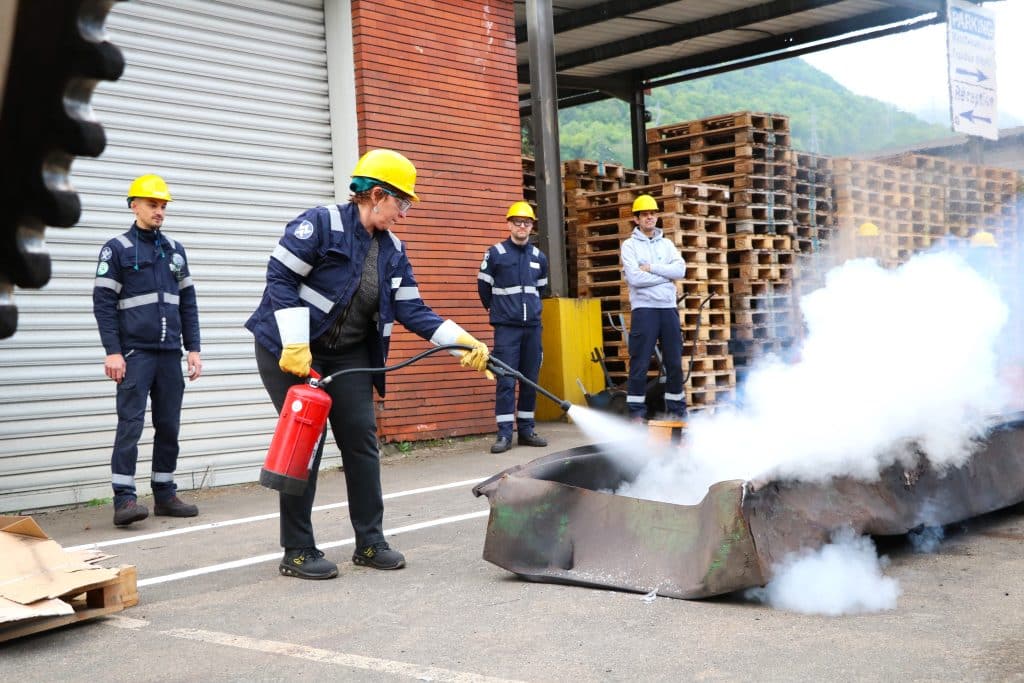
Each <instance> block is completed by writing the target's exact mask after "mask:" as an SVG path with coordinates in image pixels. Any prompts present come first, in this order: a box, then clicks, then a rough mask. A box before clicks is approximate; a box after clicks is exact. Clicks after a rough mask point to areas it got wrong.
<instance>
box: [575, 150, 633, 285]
mask: <svg viewBox="0 0 1024 683" xmlns="http://www.w3.org/2000/svg"><path fill="white" fill-rule="evenodd" d="M646 183H647V173H646V172H644V171H637V170H634V169H629V168H625V167H624V166H623V165H622V164H615V163H609V162H602V161H590V160H588V159H571V160H569V161H565V162H562V184H563V188H564V191H565V252H566V265H567V268H566V274H567V276H568V280H569V296H571V297H573V296H576V294H577V291H576V282H577V276H576V267H577V262H578V255H577V251H576V249H577V243H576V238H575V236H576V224H577V216H576V202H577V200H578V199H579V198H580V197H582V196H583V195H586V194H589V193H594V192H598V193H600V192H614V191H616V190H619V189H622V188H628V187H635V186H637V185H645V184H646Z"/></svg>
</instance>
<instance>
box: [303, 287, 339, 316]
mask: <svg viewBox="0 0 1024 683" xmlns="http://www.w3.org/2000/svg"><path fill="white" fill-rule="evenodd" d="M299 298H300V299H302V300H303V301H306V302H308V303H310V304H311V305H313V306H315V307H317V308H319V309H320V310H321V311H323V312H324V313H330V312H331V309H332V308H334V302H333V301H331V300H330V299H328V298H327V297H325V296H324V295H323V294H321V293H320V292H318V291H316V290H315V289H313V288H311V287H310V286H309V285H301V286H300V287H299Z"/></svg>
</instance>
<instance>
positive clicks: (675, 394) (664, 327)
mask: <svg viewBox="0 0 1024 683" xmlns="http://www.w3.org/2000/svg"><path fill="white" fill-rule="evenodd" d="M632 208H633V223H634V224H635V226H636V227H634V228H633V235H632V236H631V237H630V238H629V239H627V240H626V241H625V242H623V243H622V251H621V254H620V256H621V259H622V272H623V275H624V277H625V279H626V284H628V285H629V307H630V310H631V311H632V319H631V321H630V327H629V380H628V382H627V384H626V405H627V406H628V408H629V415H630V418H631V419H632V420H633V421H640V420H642V419H643V416H644V414H645V413H646V411H647V405H646V388H647V370H648V368H649V367H650V365H651V355H652V354H653V353H654V346H655V344H657V343H658V341H659V340H660V341H661V357H662V363H663V364H664V365H663V367H664V368H665V409H666V410H667V411H668V413H669V416H670V417H673V418H681V417H684V416H685V415H686V402H685V401H686V397H685V395H684V394H683V332H682V327H681V325H680V324H679V308H678V304H677V303H676V285H675V281H676V280H682V279H683V277H684V276H685V275H686V262H685V261H683V257H682V256H680V254H679V250H678V249H677V248H676V246H675V245H674V244H673V243H672V242H670V241H669V240H667V239H665V237H664V234H663V232H662V230H661V229H660V228H658V227H657V225H658V202H657V200H655V199H654V197H652V196H651V195H649V194H642V195H640V196H639V197H637V198H636V200H634V201H633V207H632Z"/></svg>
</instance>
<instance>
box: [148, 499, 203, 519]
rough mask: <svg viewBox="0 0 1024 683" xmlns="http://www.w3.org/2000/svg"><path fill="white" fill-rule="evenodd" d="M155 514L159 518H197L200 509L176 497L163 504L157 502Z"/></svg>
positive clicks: (154, 509) (154, 506)
mask: <svg viewBox="0 0 1024 683" xmlns="http://www.w3.org/2000/svg"><path fill="white" fill-rule="evenodd" d="M153 514H154V515H157V516H158V517H195V516H196V515H198V514H199V508H197V507H196V506H195V505H191V504H189V503H186V502H185V501H183V500H182V499H181V498H178V497H177V496H174V497H173V498H170V499H168V500H165V501H163V502H161V501H157V502H156V504H155V505H153Z"/></svg>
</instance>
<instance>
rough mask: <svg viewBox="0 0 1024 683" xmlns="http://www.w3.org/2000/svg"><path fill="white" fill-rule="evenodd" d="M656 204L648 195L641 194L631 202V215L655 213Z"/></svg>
mask: <svg viewBox="0 0 1024 683" xmlns="http://www.w3.org/2000/svg"><path fill="white" fill-rule="evenodd" d="M657 210H658V202H657V201H656V200H655V199H654V197H652V196H651V195H649V194H642V195H640V196H639V197H637V198H636V199H634V200H633V213H640V212H641V211H657Z"/></svg>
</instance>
